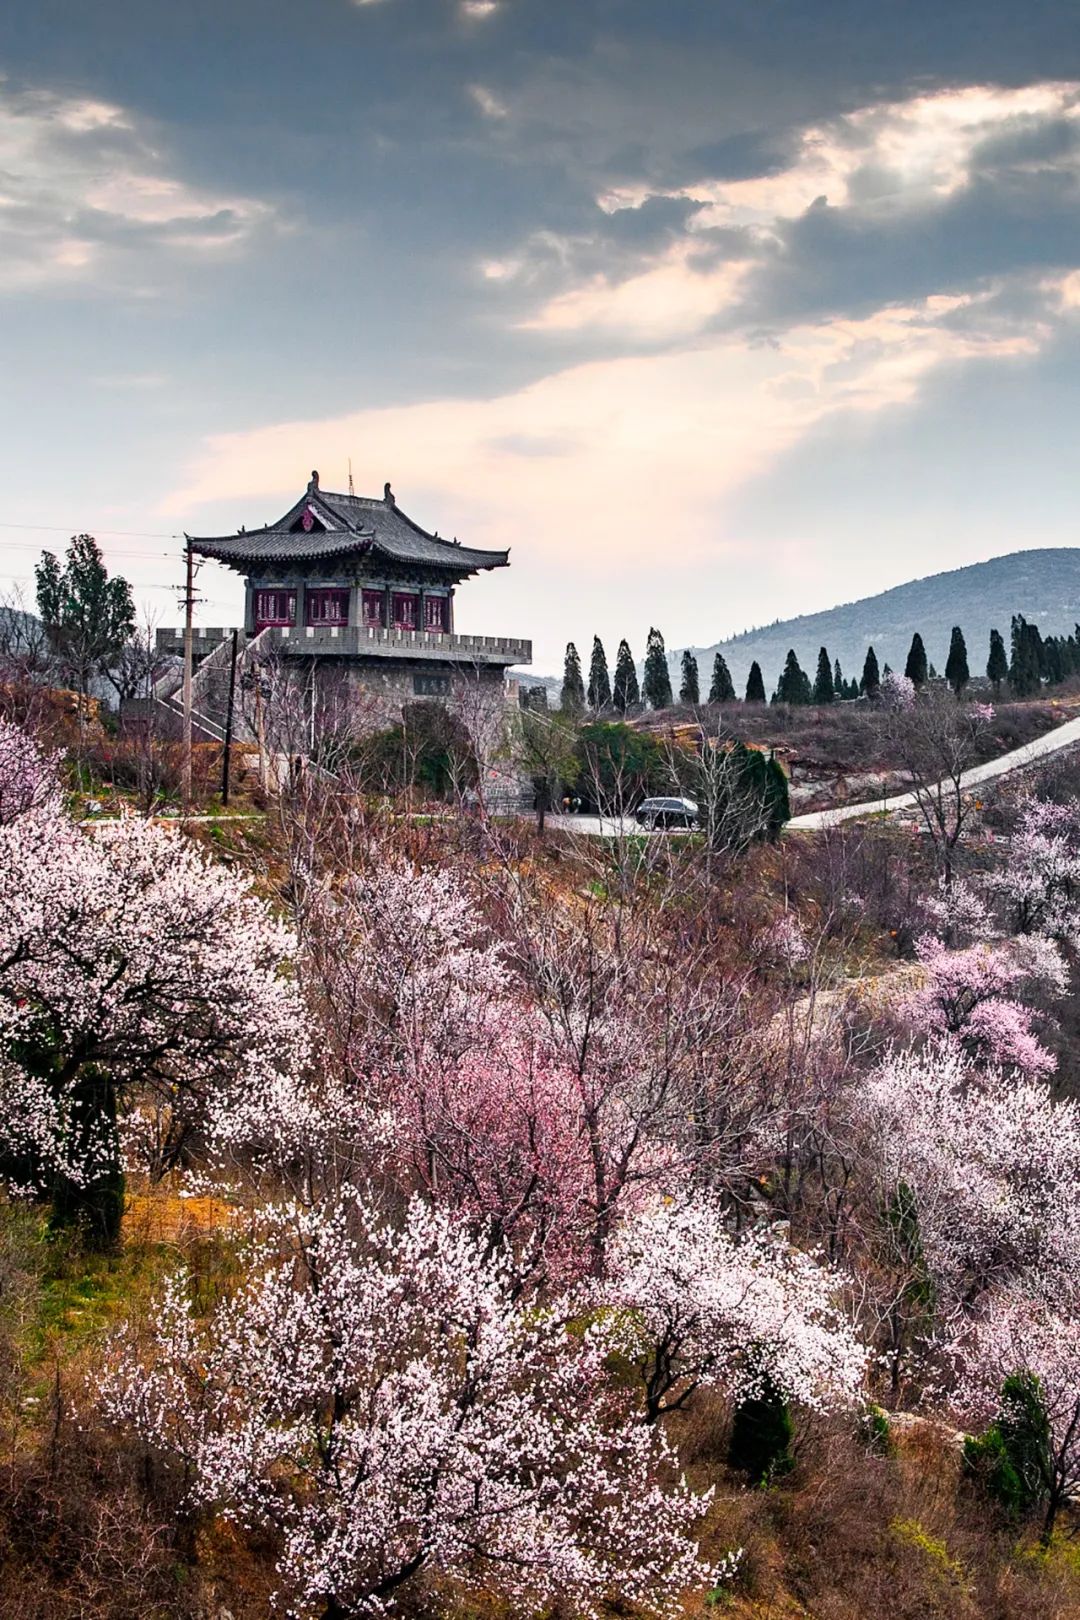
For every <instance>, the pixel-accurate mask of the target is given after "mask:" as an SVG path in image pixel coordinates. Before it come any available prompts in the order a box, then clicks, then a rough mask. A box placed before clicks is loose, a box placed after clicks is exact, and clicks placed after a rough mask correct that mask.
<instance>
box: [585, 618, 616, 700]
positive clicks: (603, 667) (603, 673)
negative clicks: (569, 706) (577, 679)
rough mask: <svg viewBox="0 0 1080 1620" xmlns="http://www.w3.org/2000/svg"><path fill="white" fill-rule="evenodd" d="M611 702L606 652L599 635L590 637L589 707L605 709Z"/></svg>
mask: <svg viewBox="0 0 1080 1620" xmlns="http://www.w3.org/2000/svg"><path fill="white" fill-rule="evenodd" d="M610 703H611V681H610V679H609V677H608V667H607V653H606V652H605V651H604V643H603V642H602V641H601V640H600V637H599V636H593V638H592V658H591V660H590V662H589V708H590V709H606V708H608V707H609V705H610Z"/></svg>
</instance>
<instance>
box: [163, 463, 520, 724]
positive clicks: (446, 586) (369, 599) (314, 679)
mask: <svg viewBox="0 0 1080 1620" xmlns="http://www.w3.org/2000/svg"><path fill="white" fill-rule="evenodd" d="M188 544H189V545H190V547H191V550H192V551H193V552H194V553H195V555H196V556H200V557H207V558H212V559H213V560H214V561H215V562H220V563H223V564H224V565H225V567H227V568H232V569H234V570H235V571H236V572H237V573H238V574H241V575H242V576H243V578H244V585H245V613H244V629H243V637H242V640H243V645H244V647H245V652H246V656H250V653H251V651H252V650H253V649H255V648H258V649H259V651H260V652H262V653H265V654H267V655H271V654H272V655H275V656H277V657H279V658H280V659H281V660H282V661H283V662H284V663H285V664H289V665H297V666H300V667H302V669H303V672H304V674H305V675H306V677H307V678H308V682H309V684H310V685H312V686H314V685H315V684H316V683H318V684H319V685H320V686H321V685H323V684H326V683H327V682H329V681H331V680H332V681H333V682H334V683H336V684H337V685H338V687H340V685H341V683H342V681H343V680H344V681H347V682H348V683H350V684H352V685H354V686H356V687H360V688H363V689H364V692H365V694H366V695H367V696H368V697H369V699H376V700H378V703H379V704H380V706H381V707H382V709H383V710H384V712H385V715H386V717H387V718H388V719H389V718H396V716H397V715H399V714H400V712H401V709H402V707H403V706H404V705H405V704H407V703H409V702H412V701H414V700H416V699H425V698H449V697H450V696H451V695H452V694H453V693H454V691H455V689H456V688H459V687H461V688H463V687H465V686H466V685H468V684H472V685H474V686H476V685H478V686H480V687H481V688H483V689H485V690H487V691H489V692H502V691H503V690H504V688H505V680H506V671H507V670H508V669H509V668H511V667H512V666H513V665H516V664H528V663H529V662H530V661H531V659H532V644H531V642H529V641H525V640H522V639H521V638H519V637H511V636H466V635H458V634H457V633H456V631H455V628H454V618H455V596H456V592H457V589H458V587H459V586H460V585H461V583H462V581H463V580H466V579H469V578H470V577H471V576H473V575H474V574H477V573H480V572H486V571H487V570H489V569H494V568H505V567H507V566H508V564H509V560H510V554H509V552H508V551H480V550H477V549H476V548H474V547H471V546H465V545H461V544H460V543H459V542H458V541H457V540H446V539H443V538H442V537H441V536H440V535H439V534H438V533H429V532H428V530H426V529H424V528H421V526H420V524H418V523H416V522H415V521H414V520H413V519H412V518H410V517H408V516H406V514H405V513H404V512H403V511H402V510H401V508H400V507H399V506H398V504H397V501H396V500H395V498H394V495H393V493H392V491H391V489H390V485H389V484H387V485H386V486H385V489H384V491H383V495H382V497H381V499H380V498H379V497H374V496H367V495H353V494H348V495H343V494H335V493H331V492H330V491H329V490H324V489H322V488H321V487H320V484H319V475H318V473H317V472H313V473H312V475H311V480H310V482H309V484H308V486H307V489H306V491H305V493H304V494H303V495H302V496H301V497H300V499H299V500H298V501H297V502H296V503H295V504H294V505H293V506H291V507H290V508H289V510H288V511H287V512H286V513H285V514H284V516H283V517H281V518H279V519H278V520H277V522H276V523H271V524H267V525H266V526H265V527H264V528H261V529H241V530H240V531H239V533H237V534H230V535H220V536H213V537H201V536H189V537H188ZM231 635H232V632H231V631H229V630H220V631H216V632H206V631H201V632H197V633H196V651H197V656H201V658H202V659H204V660H206V662H207V663H211V662H212V663H214V664H216V665H217V666H218V667H219V668H220V665H221V659H220V658H214V657H213V656H212V655H213V654H214V651H215V649H220V643H221V641H222V640H224V639H225V638H226V637H229V638H230V639H231ZM158 645H159V648H160V649H161V650H162V651H165V652H176V653H179V652H180V651H181V650H182V646H183V638H182V633H181V632H179V631H176V630H167V631H161V632H159V634H158ZM208 655H211V656H208ZM207 673H208V674H209V671H208V672H207ZM204 684H205V683H204ZM197 695H198V694H197ZM207 696H208V694H207ZM208 707H210V705H209V704H208V703H204V704H203V708H204V710H205V709H207V708H208ZM214 707H216V705H214ZM211 718H213V716H212V715H211Z"/></svg>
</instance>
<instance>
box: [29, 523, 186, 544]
mask: <svg viewBox="0 0 1080 1620" xmlns="http://www.w3.org/2000/svg"><path fill="white" fill-rule="evenodd" d="M0 529H34V530H40V531H41V533H43V534H44V533H49V534H87V533H89V532H90V531H88V530H86V529H80V528H79V526H78V524H77V523H3V522H0ZM93 532H94V534H124V535H127V536H128V537H129V538H130V539H132V540H182V539H183V538H184V536H183V535H182V534H166V533H165V531H164V530H162V529H98V528H95V529H94V530H93Z"/></svg>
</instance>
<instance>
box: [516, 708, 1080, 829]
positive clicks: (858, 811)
mask: <svg viewBox="0 0 1080 1620" xmlns="http://www.w3.org/2000/svg"><path fill="white" fill-rule="evenodd" d="M1077 744H1080V719H1076V720H1066V721H1065V723H1064V725H1061V726H1055V727H1054V729H1053V731H1048V732H1047V733H1046V735H1045V736H1043V737H1036V738H1035V740H1034V742H1029V743H1025V744H1024V745H1023V747H1022V748H1013V749H1010V751H1009V752H1008V753H1007V754H999V755H998V757H997V759H990V760H987V762H986V764H985V765H973V766H972V768H971V770H970V771H965V772H964V774H963V776H962V777H961V786H962V787H965V788H969V787H978V786H979V784H980V782H992V781H994V780H995V779H996V778H997V777H999V776H1008V775H1009V774H1010V773H1011V772H1012V771H1022V770H1024V769H1025V768H1026V767H1027V766H1029V765H1035V764H1037V763H1038V761H1039V760H1041V759H1046V758H1047V756H1048V755H1050V754H1056V753H1059V752H1060V751H1061V750H1062V749H1063V748H1071V747H1074V746H1075V745H1077ZM914 804H915V795H914V794H913V793H894V794H892V795H891V796H887V797H882V798H880V799H867V800H863V801H862V802H861V803H859V804H842V805H838V806H837V807H836V809H835V810H809V811H806V812H805V813H804V814H803V815H799V816H792V818H791V820H790V821H789V822H788V823H787V826H786V828H785V831H790V832H823V831H825V829H826V828H829V827H836V826H839V824H840V823H841V822H842V821H854V820H855V819H856V818H857V817H859V816H873V815H889V814H891V813H892V811H894V810H909V809H911V808H912V807H913V806H914ZM547 824H548V826H549V827H553V828H556V829H557V830H558V831H559V832H570V833H579V834H582V835H584V836H585V837H587V838H618V837H620V836H622V837H625V836H626V835H627V834H629V833H636V834H639V835H640V834H641V833H642V832H643V831H644V829H643V828H641V827H639V826H638V824H637V822H636V821H634V820H633V818H632V817H630V816H621V817H620V816H588V815H585V816H549V817H548V823H547ZM660 836H664V835H663V834H661V835H660Z"/></svg>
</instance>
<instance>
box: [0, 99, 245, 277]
mask: <svg viewBox="0 0 1080 1620" xmlns="http://www.w3.org/2000/svg"><path fill="white" fill-rule="evenodd" d="M269 217H270V210H269V209H268V208H267V206H266V205H265V204H263V203H260V202H257V201H254V200H252V199H250V198H246V197H236V196H226V195H219V194H217V193H215V192H213V191H208V190H205V189H201V188H199V187H196V186H193V185H190V184H188V183H187V182H186V181H184V180H182V179H180V178H178V177H177V176H175V175H173V174H170V173H169V172H168V170H167V167H166V163H165V161H164V159H163V158H162V156H161V154H160V153H159V152H158V151H157V150H156V149H155V147H154V145H153V144H152V142H151V139H150V136H149V133H148V132H147V131H146V130H145V129H144V128H142V127H141V126H140V124H139V122H138V121H137V120H136V119H135V118H134V117H133V116H132V115H131V114H130V113H128V112H126V111H125V110H124V109H123V108H121V107H118V106H114V105H112V104H110V103H108V102H104V101H96V100H93V99H89V98H82V99H80V98H74V97H63V96H59V95H55V94H52V93H50V92H48V91H43V90H30V91H23V92H21V93H20V92H17V91H13V90H11V89H10V88H9V87H8V86H6V85H5V84H4V83H3V82H2V81H0V290H2V291H12V290H23V289H36V288H43V287H49V286H70V285H72V284H80V283H86V282H88V281H90V280H92V279H93V278H96V277H99V278H102V279H103V278H104V277H105V276H106V275H108V276H109V277H111V278H116V277H117V276H120V275H122V273H123V270H124V268H125V267H129V268H131V269H132V270H133V271H134V273H135V274H136V275H137V276H138V277H140V278H142V279H143V280H144V282H145V278H146V277H147V275H148V267H149V262H150V261H151V260H153V259H154V258H155V257H156V258H157V259H158V260H159V261H164V260H166V259H170V258H175V259H181V260H182V259H186V260H187V261H188V262H191V261H192V260H198V259H216V258H218V257H220V255H221V254H222V253H223V252H227V251H229V250H231V249H235V248H237V247H241V246H243V245H244V244H246V243H247V242H248V241H249V240H250V239H251V237H252V236H253V235H254V234H255V232H256V231H257V230H258V229H259V228H260V227H261V226H263V225H264V224H265V223H266V222H267V221H268V219H269ZM136 261H137V269H135V263H136Z"/></svg>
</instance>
